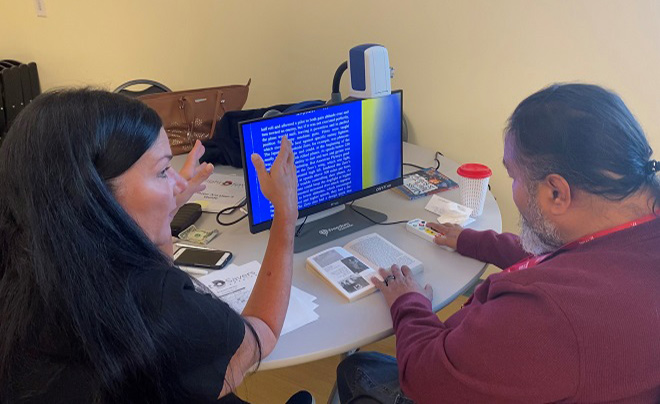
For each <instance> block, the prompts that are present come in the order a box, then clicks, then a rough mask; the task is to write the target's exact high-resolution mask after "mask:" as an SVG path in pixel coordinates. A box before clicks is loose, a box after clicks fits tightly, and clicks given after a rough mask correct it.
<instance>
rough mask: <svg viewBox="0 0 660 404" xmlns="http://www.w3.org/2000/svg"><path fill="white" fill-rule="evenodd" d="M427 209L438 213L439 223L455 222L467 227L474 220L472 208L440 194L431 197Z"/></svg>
mask: <svg viewBox="0 0 660 404" xmlns="http://www.w3.org/2000/svg"><path fill="white" fill-rule="evenodd" d="M425 209H426V210H428V211H429V212H433V213H435V214H436V215H438V222H439V223H453V224H458V225H460V226H463V227H465V226H467V225H468V224H470V223H472V222H474V219H473V218H471V217H470V215H471V214H472V209H470V208H468V207H467V206H463V205H461V204H460V203H456V202H452V201H450V200H448V199H445V198H443V197H441V196H438V195H433V196H432V197H431V200H429V203H427V204H426V207H425Z"/></svg>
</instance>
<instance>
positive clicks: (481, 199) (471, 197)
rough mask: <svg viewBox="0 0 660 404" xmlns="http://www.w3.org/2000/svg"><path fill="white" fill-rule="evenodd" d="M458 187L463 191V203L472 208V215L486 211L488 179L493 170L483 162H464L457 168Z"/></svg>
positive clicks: (475, 215)
mask: <svg viewBox="0 0 660 404" xmlns="http://www.w3.org/2000/svg"><path fill="white" fill-rule="evenodd" d="M456 172H457V173H458V176H459V177H458V187H459V190H460V192H461V203H462V204H463V205H465V206H467V207H468V208H471V209H472V214H471V215H470V216H472V217H477V216H479V215H481V213H482V212H483V211H484V203H485V202H486V193H487V192H488V180H489V179H490V177H491V175H493V172H492V171H491V169H490V168H488V167H487V166H485V165H483V164H476V163H468V164H463V165H462V166H460V167H458V170H456Z"/></svg>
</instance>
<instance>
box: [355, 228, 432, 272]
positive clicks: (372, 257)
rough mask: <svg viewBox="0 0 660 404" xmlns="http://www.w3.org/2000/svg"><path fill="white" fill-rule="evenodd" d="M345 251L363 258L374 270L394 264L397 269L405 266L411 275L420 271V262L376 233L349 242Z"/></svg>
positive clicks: (387, 267)
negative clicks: (410, 271)
mask: <svg viewBox="0 0 660 404" xmlns="http://www.w3.org/2000/svg"><path fill="white" fill-rule="evenodd" d="M346 249H347V250H349V251H350V252H352V253H353V254H354V255H355V256H356V257H359V258H363V259H364V260H365V261H366V262H368V263H369V264H370V265H371V266H372V267H374V268H385V269H389V268H390V267H391V266H392V265H394V264H396V265H398V266H399V267H401V266H403V265H407V266H408V267H410V269H411V270H412V271H413V273H418V272H420V271H421V270H422V263H421V261H419V260H418V259H416V258H414V257H413V256H411V255H410V254H407V253H405V252H404V251H402V250H401V249H400V248H398V247H397V246H395V245H394V244H392V243H390V242H389V241H387V240H386V239H385V238H383V237H382V236H381V235H380V234H377V233H372V234H367V235H366V236H362V237H360V238H357V239H355V240H353V241H351V242H350V243H348V244H346Z"/></svg>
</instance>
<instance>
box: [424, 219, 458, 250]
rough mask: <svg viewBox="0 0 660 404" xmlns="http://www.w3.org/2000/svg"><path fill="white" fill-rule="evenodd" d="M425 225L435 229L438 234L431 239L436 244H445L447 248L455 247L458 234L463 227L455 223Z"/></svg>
mask: <svg viewBox="0 0 660 404" xmlns="http://www.w3.org/2000/svg"><path fill="white" fill-rule="evenodd" d="M426 227H428V228H430V229H432V230H435V231H437V232H438V233H440V234H438V235H437V236H435V239H434V240H433V242H434V243H436V244H437V245H443V246H445V245H446V246H447V247H449V248H453V249H454V250H455V249H456V245H457V243H458V236H459V235H460V234H461V232H462V231H463V228H462V227H461V226H459V225H457V224H451V223H442V224H440V223H427V224H426Z"/></svg>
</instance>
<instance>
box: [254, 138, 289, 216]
mask: <svg viewBox="0 0 660 404" xmlns="http://www.w3.org/2000/svg"><path fill="white" fill-rule="evenodd" d="M251 158H252V164H254V168H255V169H256V170H257V176H258V177H259V187H260V188H261V192H263V194H264V196H265V197H266V198H268V200H269V201H271V202H272V204H273V206H274V207H275V214H276V215H278V214H279V215H282V214H284V215H286V216H285V218H291V219H293V221H295V220H296V219H297V218H298V177H297V176H296V166H295V164H294V162H293V160H294V156H293V149H292V148H291V141H290V140H289V139H287V138H286V136H284V137H282V143H281V144H280V151H279V153H277V157H276V158H275V161H274V162H273V165H272V166H271V167H270V171H267V170H266V165H265V164H264V160H263V159H262V158H261V156H260V155H258V154H256V153H255V154H253V155H252V157H251ZM280 212H281V213H280Z"/></svg>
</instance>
